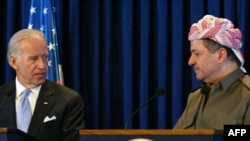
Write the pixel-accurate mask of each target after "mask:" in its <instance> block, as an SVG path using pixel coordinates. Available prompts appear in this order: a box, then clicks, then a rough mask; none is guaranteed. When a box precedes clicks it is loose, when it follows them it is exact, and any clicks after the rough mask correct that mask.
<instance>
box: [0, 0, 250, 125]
mask: <svg viewBox="0 0 250 141" xmlns="http://www.w3.org/2000/svg"><path fill="white" fill-rule="evenodd" d="M30 1H31V0H20V1H16V0H4V1H1V2H0V3H1V12H0V15H1V16H0V20H1V21H0V28H1V40H0V63H1V69H0V84H4V83H6V82H9V81H11V80H13V79H14V78H15V72H14V71H13V70H12V69H11V68H10V66H9V64H8V62H7V59H6V52H7V44H8V40H9V39H10V37H11V36H12V35H13V33H14V32H16V31H18V30H20V29H22V28H27V26H28V20H29V10H30ZM55 4H56V10H57V11H56V21H57V33H58V35H57V36H58V43H59V44H60V45H59V46H60V48H59V51H60V57H61V58H60V59H61V62H62V70H63V75H64V85H65V86H67V87H70V88H72V89H74V90H76V91H78V92H79V93H80V94H81V95H82V96H83V98H84V102H85V113H84V114H85V122H86V128H88V129H124V128H130V129H168V128H172V127H173V125H174V124H175V123H176V121H177V119H178V118H179V116H180V115H181V113H182V111H183V110H184V107H185V104H186V101H187V96H188V94H189V92H190V91H191V90H193V89H195V88H197V87H199V86H200V84H201V82H199V81H197V80H196V78H195V75H194V72H193V70H192V69H191V67H190V66H188V64H187V61H188V58H189V56H190V51H189V41H188V40H187V35H188V32H189V28H190V26H191V25H192V23H194V22H197V21H198V20H199V19H200V18H202V17H203V16H204V15H205V14H212V15H214V16H217V17H225V18H228V19H230V20H231V21H232V22H233V23H234V24H235V26H236V27H238V28H240V29H241V31H242V34H243V48H242V50H243V53H244V56H245V60H246V62H245V68H246V70H247V71H249V70H250V62H249V61H248V60H249V57H250V56H249V55H247V54H246V53H247V52H249V48H248V46H250V42H248V40H247V37H249V36H250V27H249V25H250V15H249V6H250V4H249V1H248V0H217V1H214V0H55ZM158 88H164V89H165V93H164V94H163V95H159V96H156V97H155V98H153V99H151V100H150V101H148V100H149V99H150V98H152V97H153V96H155V95H156V94H157V93H156V91H157V89H158ZM135 111H137V112H136V113H134V114H133V116H132V117H131V115H132V113H133V112H135ZM125 124H127V126H126V127H125Z"/></svg>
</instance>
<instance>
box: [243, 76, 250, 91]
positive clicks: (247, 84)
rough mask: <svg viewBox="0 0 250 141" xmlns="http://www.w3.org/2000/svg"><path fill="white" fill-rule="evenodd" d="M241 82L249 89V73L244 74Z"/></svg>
mask: <svg viewBox="0 0 250 141" xmlns="http://www.w3.org/2000/svg"><path fill="white" fill-rule="evenodd" d="M242 83H243V84H245V86H246V87H247V88H248V89H249V90H250V75H248V74H245V75H244V76H243V78H242Z"/></svg>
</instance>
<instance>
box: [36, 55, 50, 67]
mask: <svg viewBox="0 0 250 141" xmlns="http://www.w3.org/2000/svg"><path fill="white" fill-rule="evenodd" d="M47 67H48V59H47V58H43V57H40V58H39V59H38V68H39V69H45V68H47Z"/></svg>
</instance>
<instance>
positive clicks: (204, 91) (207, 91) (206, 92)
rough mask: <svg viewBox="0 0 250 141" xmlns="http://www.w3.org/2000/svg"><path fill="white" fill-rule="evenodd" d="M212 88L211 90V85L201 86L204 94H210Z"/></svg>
mask: <svg viewBox="0 0 250 141" xmlns="http://www.w3.org/2000/svg"><path fill="white" fill-rule="evenodd" d="M210 90H211V87H210V86H208V85H203V86H202V87H201V93H202V94H204V95H207V94H209V92H210Z"/></svg>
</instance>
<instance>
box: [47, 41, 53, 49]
mask: <svg viewBox="0 0 250 141" xmlns="http://www.w3.org/2000/svg"><path fill="white" fill-rule="evenodd" d="M48 48H49V50H51V49H55V44H52V43H51V42H50V43H49V46H48Z"/></svg>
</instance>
